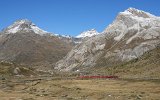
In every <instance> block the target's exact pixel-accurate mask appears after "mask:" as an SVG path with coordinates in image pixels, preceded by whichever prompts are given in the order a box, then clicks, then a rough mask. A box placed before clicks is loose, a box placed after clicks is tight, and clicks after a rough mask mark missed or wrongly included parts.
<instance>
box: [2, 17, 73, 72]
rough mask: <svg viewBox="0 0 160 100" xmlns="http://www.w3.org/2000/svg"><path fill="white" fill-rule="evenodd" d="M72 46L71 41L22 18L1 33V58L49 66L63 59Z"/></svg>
mask: <svg viewBox="0 0 160 100" xmlns="http://www.w3.org/2000/svg"><path fill="white" fill-rule="evenodd" d="M71 48H72V44H71V42H69V41H67V39H66V40H65V39H63V40H62V39H61V38H59V37H57V36H54V35H52V34H50V33H48V32H46V31H43V30H41V29H40V28H38V27H37V26H36V25H35V24H33V23H32V22H30V21H28V20H20V21H17V22H15V23H14V24H13V25H11V26H9V27H8V28H6V29H4V30H3V31H2V32H1V35H0V60H1V61H2V60H4V61H9V62H14V63H18V64H24V65H30V66H38V68H40V69H41V66H43V67H46V66H47V67H48V68H49V66H51V64H52V65H53V64H54V63H55V62H57V61H58V60H60V59H62V58H63V57H64V56H65V55H66V54H67V53H68V52H69V51H70V50H71Z"/></svg>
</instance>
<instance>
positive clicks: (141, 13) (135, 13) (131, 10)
mask: <svg viewBox="0 0 160 100" xmlns="http://www.w3.org/2000/svg"><path fill="white" fill-rule="evenodd" d="M120 14H123V15H131V16H137V17H142V18H155V17H156V16H154V15H152V14H150V13H148V12H145V11H142V10H138V9H135V8H132V7H130V8H128V9H127V10H125V11H124V12H120Z"/></svg>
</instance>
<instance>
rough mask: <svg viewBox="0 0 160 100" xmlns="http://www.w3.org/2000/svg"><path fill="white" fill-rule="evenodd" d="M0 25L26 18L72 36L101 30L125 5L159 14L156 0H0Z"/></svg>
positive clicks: (158, 0) (159, 6)
mask: <svg viewBox="0 0 160 100" xmlns="http://www.w3.org/2000/svg"><path fill="white" fill-rule="evenodd" d="M0 1H1V2H0V13H1V14H0V29H3V28H5V27H7V26H8V25H10V24H12V23H13V22H14V21H16V20H18V19H29V20H31V21H32V22H33V23H35V24H36V25H37V26H39V27H40V28H42V29H44V30H46V31H49V32H53V33H58V34H65V35H66V34H68V35H71V36H76V35H78V34H79V33H81V32H83V31H85V30H89V29H92V28H95V29H96V30H97V31H99V32H101V31H103V30H104V29H105V28H106V27H107V25H108V24H110V23H112V21H113V20H114V19H115V17H116V16H117V14H118V12H120V11H124V10H125V9H127V8H129V7H134V8H137V9H140V10H144V11H148V12H150V13H152V14H154V15H157V16H160V0H0Z"/></svg>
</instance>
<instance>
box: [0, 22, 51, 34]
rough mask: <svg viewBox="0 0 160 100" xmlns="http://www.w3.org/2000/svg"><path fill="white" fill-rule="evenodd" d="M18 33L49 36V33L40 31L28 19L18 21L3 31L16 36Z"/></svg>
mask: <svg viewBox="0 0 160 100" xmlns="http://www.w3.org/2000/svg"><path fill="white" fill-rule="evenodd" d="M17 32H34V33H36V34H39V35H46V34H49V33H48V32H47V31H44V30H42V29H40V28H39V27H38V26H36V25H35V24H34V23H32V22H31V21H30V20H28V19H22V20H17V21H16V22H14V23H13V24H12V25H10V26H9V27H7V28H5V29H4V30H3V33H5V34H14V33H17Z"/></svg>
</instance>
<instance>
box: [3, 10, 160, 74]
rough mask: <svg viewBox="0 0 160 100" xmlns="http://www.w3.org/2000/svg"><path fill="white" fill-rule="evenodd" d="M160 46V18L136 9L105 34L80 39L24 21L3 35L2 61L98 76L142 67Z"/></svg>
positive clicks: (122, 14)
mask: <svg viewBox="0 0 160 100" xmlns="http://www.w3.org/2000/svg"><path fill="white" fill-rule="evenodd" d="M159 44H160V17H157V16H154V15H152V14H150V13H148V12H145V11H142V10H138V9H135V8H128V9H127V10H125V11H123V12H120V13H119V14H118V15H117V17H116V18H115V20H114V21H113V22H112V23H111V24H110V25H109V26H107V27H106V28H105V29H104V31H103V32H97V31H96V30H95V29H91V30H88V31H85V32H82V33H81V34H80V35H78V36H76V37H72V36H64V35H58V34H54V33H50V32H47V31H44V30H42V29H40V28H39V27H38V26H36V25H35V24H34V23H32V22H31V21H29V20H27V19H23V20H18V21H16V22H14V23H13V24H12V25H10V26H9V27H7V28H5V29H3V30H2V31H1V32H0V61H1V62H4V61H5V62H6V61H7V62H12V63H16V64H20V65H23V66H27V67H31V68H32V67H33V68H34V69H36V70H41V71H46V70H56V71H62V72H74V73H86V72H87V73H88V74H93V73H96V74H98V72H97V71H99V72H101V70H100V69H103V70H104V71H106V72H105V74H111V73H110V71H109V69H111V68H115V69H116V68H117V69H118V68H121V67H119V66H121V65H124V64H125V66H133V65H134V64H133V63H132V64H130V65H129V64H128V62H132V61H134V60H135V59H138V61H137V62H136V63H135V64H136V65H137V66H138V64H139V63H138V62H141V61H139V59H140V57H142V58H143V56H144V55H147V54H146V52H151V53H153V52H155V53H156V54H159V53H158V52H159V48H158V47H159ZM157 48H158V49H157ZM155 49H156V50H155ZM153 56H155V55H154V54H153V55H152V56H151V57H152V58H157V57H153ZM148 59H149V58H148ZM158 59H159V58H158ZM150 60H151V59H149V61H150ZM143 61H144V60H143ZM157 62H158V61H157ZM126 63H127V64H126ZM153 65H154V64H153ZM154 66H155V65H154ZM148 67H149V66H148ZM124 68H126V69H127V67H124ZM128 68H130V67H128ZM158 68H159V67H158ZM142 69H143V68H142ZM123 70H125V69H123ZM128 70H129V69H128ZM141 71H142V70H141ZM152 71H153V72H154V70H152ZM119 73H120V72H119V70H117V73H115V74H117V75H119ZM112 74H113V73H112Z"/></svg>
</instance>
